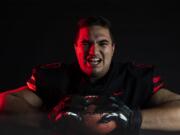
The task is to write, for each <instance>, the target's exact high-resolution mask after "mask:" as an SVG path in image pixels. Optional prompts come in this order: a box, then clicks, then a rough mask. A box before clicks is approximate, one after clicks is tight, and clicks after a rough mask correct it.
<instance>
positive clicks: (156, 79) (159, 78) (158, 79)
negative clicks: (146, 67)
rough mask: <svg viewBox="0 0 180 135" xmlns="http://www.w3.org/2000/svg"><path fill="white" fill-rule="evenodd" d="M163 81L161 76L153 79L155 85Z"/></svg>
mask: <svg viewBox="0 0 180 135" xmlns="http://www.w3.org/2000/svg"><path fill="white" fill-rule="evenodd" d="M160 80H161V77H160V76H155V77H153V83H157V82H159V81H160Z"/></svg>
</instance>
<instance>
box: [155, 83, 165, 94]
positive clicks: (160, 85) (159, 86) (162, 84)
mask: <svg viewBox="0 0 180 135" xmlns="http://www.w3.org/2000/svg"><path fill="white" fill-rule="evenodd" d="M163 86H164V83H161V84H159V85H158V86H155V87H154V88H153V92H154V93H155V92H157V91H158V90H160V89H161V88H162V87H163Z"/></svg>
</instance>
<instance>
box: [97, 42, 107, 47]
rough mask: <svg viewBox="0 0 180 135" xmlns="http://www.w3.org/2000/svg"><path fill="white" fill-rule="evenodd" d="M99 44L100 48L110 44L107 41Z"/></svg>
mask: <svg viewBox="0 0 180 135" xmlns="http://www.w3.org/2000/svg"><path fill="white" fill-rule="evenodd" d="M98 44H99V45H100V46H106V45H108V44H109V42H107V41H100V42H99V43H98Z"/></svg>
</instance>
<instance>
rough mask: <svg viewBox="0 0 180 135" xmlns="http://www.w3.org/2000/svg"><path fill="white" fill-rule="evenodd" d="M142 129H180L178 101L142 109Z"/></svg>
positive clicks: (179, 103)
mask: <svg viewBox="0 0 180 135" xmlns="http://www.w3.org/2000/svg"><path fill="white" fill-rule="evenodd" d="M141 128H142V129H152V130H167V131H177V130H180V101H173V102H171V103H166V104H164V105H161V106H158V107H155V108H149V109H145V110H142V125H141Z"/></svg>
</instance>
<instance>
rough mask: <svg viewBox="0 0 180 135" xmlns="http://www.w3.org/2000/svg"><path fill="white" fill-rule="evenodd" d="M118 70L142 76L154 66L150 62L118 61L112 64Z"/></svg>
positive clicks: (152, 69) (151, 70) (150, 71)
mask: <svg viewBox="0 0 180 135" xmlns="http://www.w3.org/2000/svg"><path fill="white" fill-rule="evenodd" d="M114 65H115V66H116V67H117V68H118V70H119V71H121V72H126V73H128V74H131V75H133V76H143V75H147V74H149V73H152V72H153V71H154V69H155V68H156V67H155V65H152V64H144V63H136V62H129V61H128V62H118V63H115V64H114Z"/></svg>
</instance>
